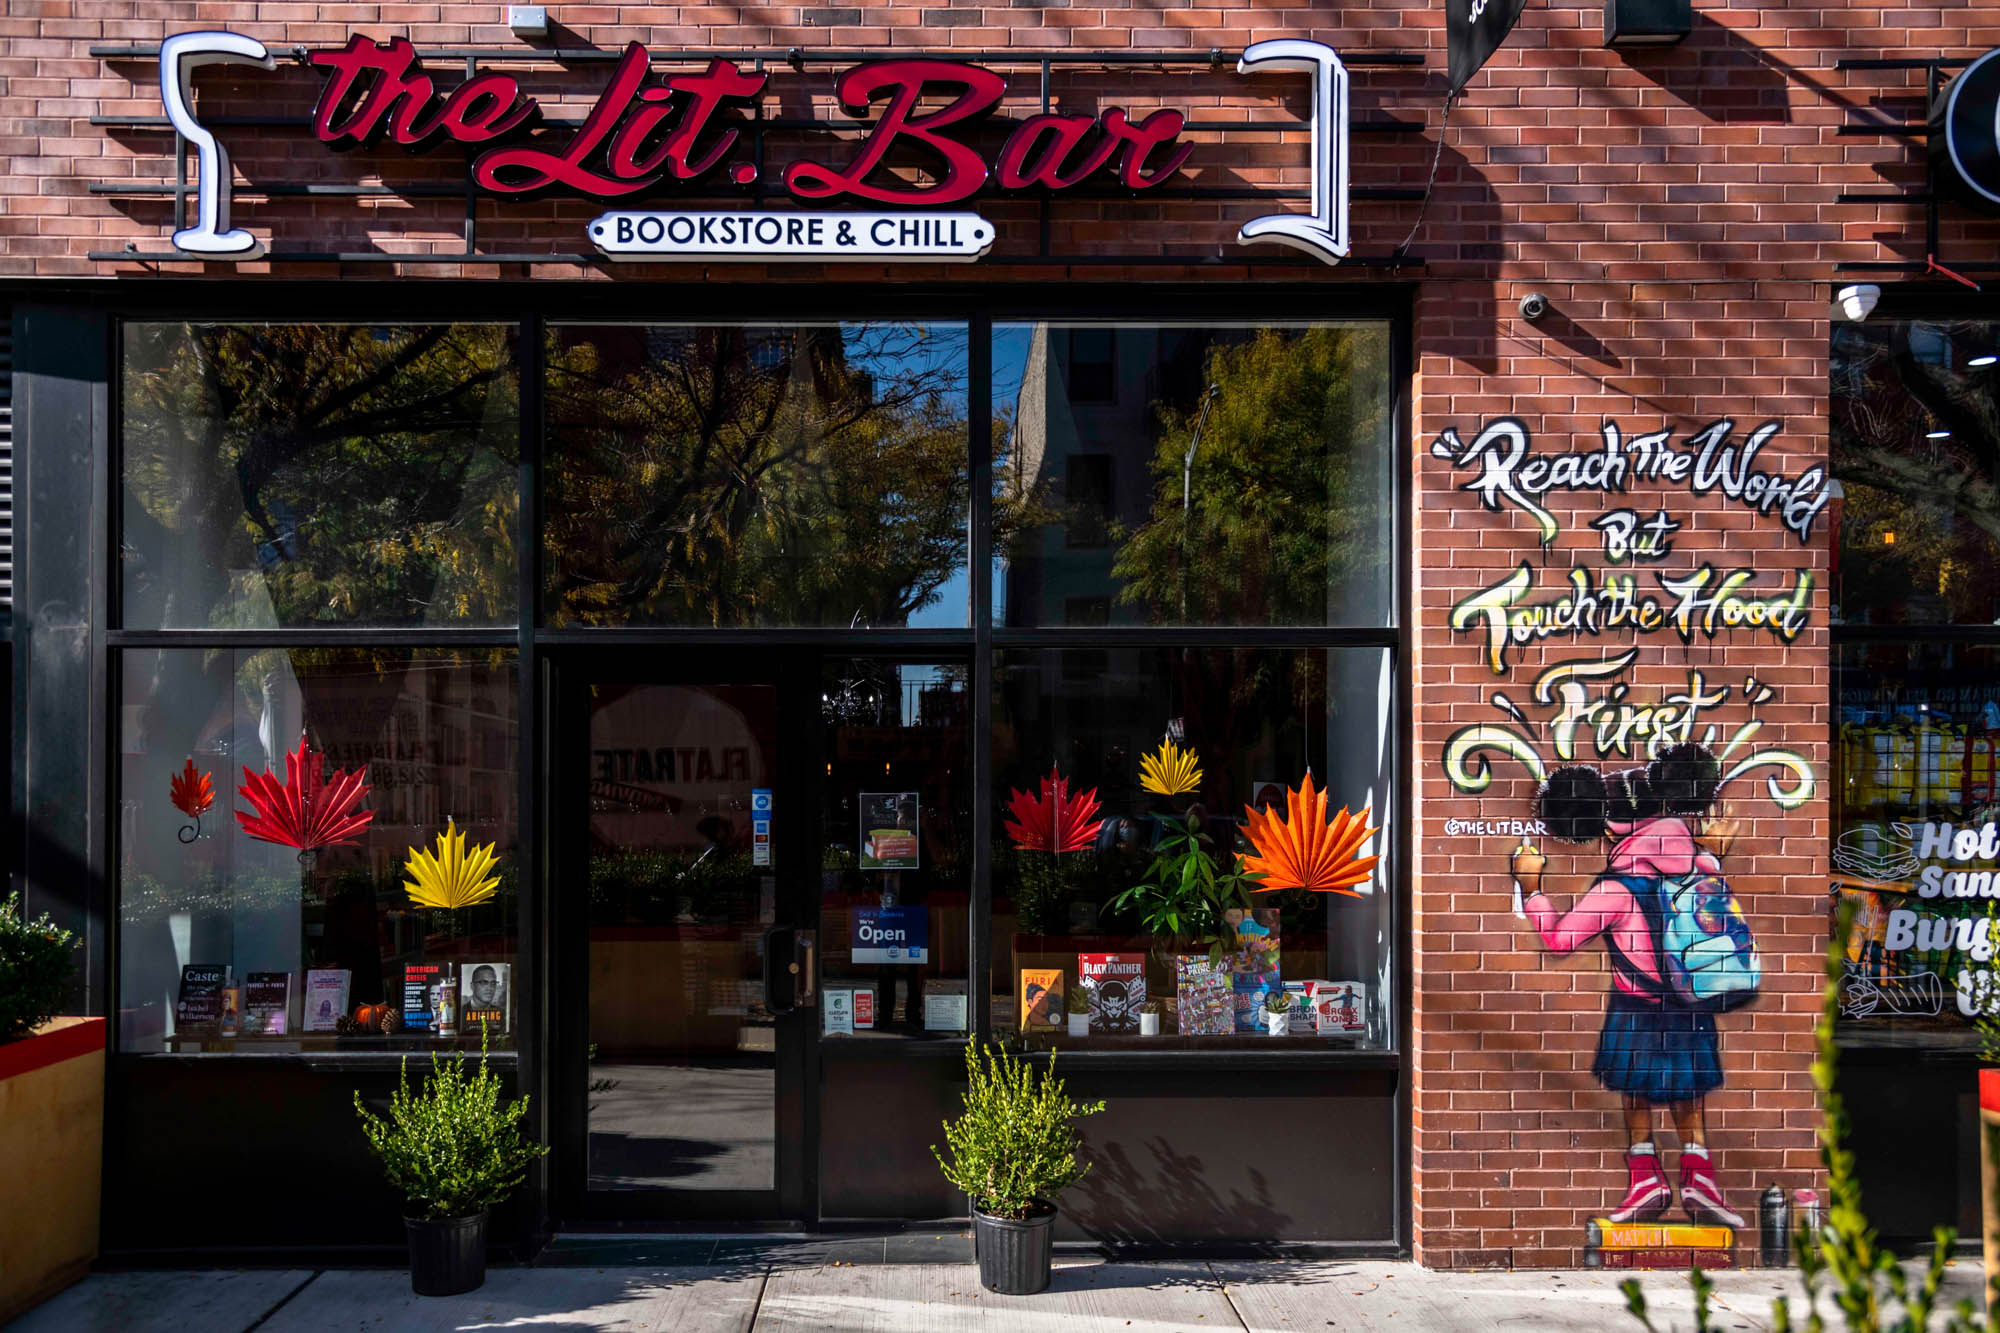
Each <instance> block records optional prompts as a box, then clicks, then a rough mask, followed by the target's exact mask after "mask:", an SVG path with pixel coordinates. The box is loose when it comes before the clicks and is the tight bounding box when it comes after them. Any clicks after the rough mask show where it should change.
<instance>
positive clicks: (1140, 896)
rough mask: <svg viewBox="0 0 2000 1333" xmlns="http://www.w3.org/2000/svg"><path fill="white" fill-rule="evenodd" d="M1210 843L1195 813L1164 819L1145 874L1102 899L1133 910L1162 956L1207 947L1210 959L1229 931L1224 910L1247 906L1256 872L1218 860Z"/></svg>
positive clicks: (1121, 909) (1113, 908)
mask: <svg viewBox="0 0 2000 1333" xmlns="http://www.w3.org/2000/svg"><path fill="white" fill-rule="evenodd" d="M1211 843H1212V840H1211V839H1210V838H1209V836H1208V834H1206V833H1204V832H1202V828H1201V820H1200V819H1199V818H1198V817H1197V816H1195V815H1189V816H1188V817H1186V818H1185V819H1179V820H1167V821H1165V827H1164V831H1163V833H1162V834H1161V837H1160V845H1159V846H1158V847H1157V848H1155V849H1154V852H1153V859H1152V862H1151V863H1150V864H1149V865H1147V867H1146V873H1145V875H1144V876H1142V877H1141V878H1140V880H1139V882H1138V883H1137V884H1134V885H1133V886H1132V887H1131V888H1129V889H1126V890H1125V891H1124V892H1123V893H1121V894H1119V895H1118V896H1117V897H1116V898H1113V899H1112V900H1111V901H1110V903H1108V904H1106V906H1107V908H1108V909H1109V910H1111V911H1114V912H1126V911H1130V912H1132V913H1135V914H1136V915H1137V916H1138V918H1139V926H1140V928H1141V929H1142V930H1143V931H1145V932H1146V933H1147V934H1148V935H1151V936H1152V937H1153V947H1154V950H1155V952H1156V953H1158V954H1159V955H1160V956H1161V957H1162V958H1164V959H1171V958H1172V957H1174V956H1175V955H1178V954H1181V953H1185V952H1187V951H1188V947H1189V946H1195V947H1203V948H1206V949H1207V950H1208V952H1209V957H1210V959H1211V960H1213V959H1215V958H1218V957H1220V956H1221V954H1222V951H1223V949H1224V948H1225V947H1226V946H1227V944H1228V942H1229V940H1230V938H1231V936H1232V935H1233V932H1232V931H1231V930H1230V928H1229V924H1228V918H1227V916H1226V915H1225V914H1226V913H1228V912H1229V911H1231V910H1232V909H1237V910H1242V911H1246V912H1247V911H1248V910H1249V908H1250V893H1251V891H1252V890H1254V889H1256V888H1257V887H1258V877H1257V876H1255V875H1249V874H1245V873H1243V872H1242V871H1241V870H1240V869H1238V868H1236V865H1235V861H1236V858H1234V857H1230V858H1228V859H1229V866H1228V868H1224V867H1223V866H1220V865H1218V864H1217V863H1216V858H1215V853H1214V852H1213V851H1212V850H1210V847H1211Z"/></svg>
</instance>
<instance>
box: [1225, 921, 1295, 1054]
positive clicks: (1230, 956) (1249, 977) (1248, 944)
mask: <svg viewBox="0 0 2000 1333" xmlns="http://www.w3.org/2000/svg"><path fill="white" fill-rule="evenodd" d="M1223 916H1224V918H1225V919H1226V920H1227V921H1228V922H1229V925H1230V928H1231V929H1232V930H1233V931H1235V933H1236V947H1235V948H1234V949H1232V950H1230V951H1229V952H1228V953H1225V954H1224V955H1223V961H1224V962H1225V963H1226V964H1228V967H1229V972H1230V982H1231V988H1232V990H1233V991H1234V993H1235V1004H1236V1030H1237V1031H1238V1032H1262V1031H1263V1030H1264V1003H1265V1001H1266V1000H1267V999H1269V998H1270V996H1271V993H1272V992H1273V991H1279V990H1283V989H1284V982H1283V981H1282V980H1281V979H1280V977H1279V975H1278V957H1279V955H1278V913H1277V911H1276V910H1275V909H1272V908H1263V907H1260V908H1258V909H1256V910H1255V911H1250V912H1244V911H1237V910H1234V909H1232V910H1231V911H1228V912H1225V913H1224V914H1223Z"/></svg>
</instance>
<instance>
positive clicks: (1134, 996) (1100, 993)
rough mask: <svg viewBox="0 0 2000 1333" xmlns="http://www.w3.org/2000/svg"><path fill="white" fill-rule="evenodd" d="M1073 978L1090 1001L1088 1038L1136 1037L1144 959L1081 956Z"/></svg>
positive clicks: (1142, 999)
mask: <svg viewBox="0 0 2000 1333" xmlns="http://www.w3.org/2000/svg"><path fill="white" fill-rule="evenodd" d="M1076 974H1077V982H1078V984H1079V985H1081V986H1082V987H1083V992H1084V994H1085V995H1088V996H1089V997H1090V1035H1091V1036H1093V1037H1099V1036H1105V1037H1126V1036H1130V1037H1136V1036H1138V1035H1139V1006H1140V1005H1142V1004H1144V1003H1145V1002H1146V955H1144V954H1142V953H1080V954H1078V955H1077V956H1076Z"/></svg>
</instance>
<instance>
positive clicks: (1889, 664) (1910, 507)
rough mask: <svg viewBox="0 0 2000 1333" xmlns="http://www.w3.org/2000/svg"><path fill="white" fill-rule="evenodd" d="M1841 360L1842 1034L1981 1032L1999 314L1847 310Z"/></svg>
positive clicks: (1994, 880)
mask: <svg viewBox="0 0 2000 1333" xmlns="http://www.w3.org/2000/svg"><path fill="white" fill-rule="evenodd" d="M1831 364H1832V385H1831V389H1832V395H1831V402H1832V406H1831V412H1832V436H1833V439H1832V453H1833V473H1834V478H1835V480H1836V482H1837V483H1838V486H1837V491H1836V496H1837V498H1836V500H1835V508H1836V513H1837V524H1838V533H1839V544H1838V547H1837V549H1836V551H1835V553H1834V574H1835V578H1834V602H1835V607H1834V615H1835V627H1834V638H1835V655H1834V667H1835V673H1834V690H1835V701H1836V709H1837V711H1836V720H1835V733H1834V737H1833V740H1834V756H1835V763H1834V773H1835V776H1836V779H1837V781H1836V783H1835V787H1834V796H1833V799H1834V812H1833V813H1834V824H1833V845H1832V848H1831V852H1830V856H1831V862H1832V878H1833V885H1832V889H1833V893H1832V898H1831V904H1832V905H1834V906H1838V905H1840V904H1843V903H1844V904H1846V905H1847V906H1848V907H1850V908H1851V909H1852V910H1853V912H1854V917H1853V926H1852V930H1851V933H1850V935H1849V938H1848V940H1847V959H1846V964H1845V968H1846V975H1845V978H1844V980H1843V983H1842V992H1841V1012H1842V1016H1843V1019H1844V1020H1845V1021H1844V1024H1843V1040H1846V1041H1848V1042H1850V1043H1864V1044H1896V1045H1916V1046H1923V1047H1931V1048H1957V1049H1961V1050H1971V1049H1974V1048H1976V1046H1977V1042H1978V1039H1977V1034H1976V1033H1975V1032H1974V1030H1973V1027H1972V1019H1973V1017H1974V1016H1975V1015H1977V1014H1978V1012H1979V1011H1980V1010H1981V1009H1983V1008H1992V1009H1993V1010H1994V1011H1995V1012H2000V987H1996V986H1995V984H1994V978H1995V976H1996V975H2000V974H1996V973H1995V971H1994V963H1995V960H1994V957H1993V954H1994V945H1995V943H1996V942H1997V941H2000V937H1996V935H1995V934H1994V932H1993V929H1992V922H1991V921H1990V920H1989V918H1990V917H1991V915H1992V909H1993V903H1994V899H1995V898H1996V896H2000V854H1996V850H1995V849H1996V848H1997V847H2000V791H1996V776H2000V775H1997V774H1996V767H2000V765H1996V760H1995V756H1996V750H2000V396H1997V395H2000V380H1996V374H2000V324H1995V323H1990V322H1984V321H1932V320H1893V319H1884V320H1870V321H1867V322H1865V323H1859V324H1852V323H1840V324H1835V325H1834V326H1833V348H1832V362H1831ZM1942 627H1949V628H1942Z"/></svg>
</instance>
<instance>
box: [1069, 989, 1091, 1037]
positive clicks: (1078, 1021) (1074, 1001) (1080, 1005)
mask: <svg viewBox="0 0 2000 1333" xmlns="http://www.w3.org/2000/svg"><path fill="white" fill-rule="evenodd" d="M1063 1008H1065V1009H1066V1010H1068V1011H1069V1035H1070V1036H1072V1037H1088V1036H1089V1035H1090V992H1089V991H1087V990H1085V989H1084V988H1083V981H1082V979H1081V978H1079V979H1078V980H1077V984H1076V985H1074V986H1071V987H1070V988H1069V994H1068V995H1066V996H1064V997H1063Z"/></svg>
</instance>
